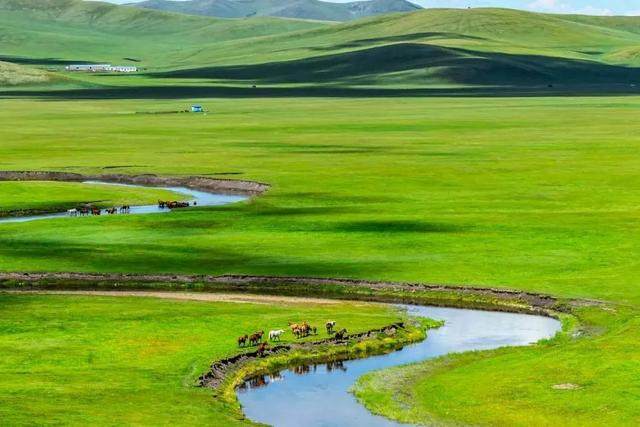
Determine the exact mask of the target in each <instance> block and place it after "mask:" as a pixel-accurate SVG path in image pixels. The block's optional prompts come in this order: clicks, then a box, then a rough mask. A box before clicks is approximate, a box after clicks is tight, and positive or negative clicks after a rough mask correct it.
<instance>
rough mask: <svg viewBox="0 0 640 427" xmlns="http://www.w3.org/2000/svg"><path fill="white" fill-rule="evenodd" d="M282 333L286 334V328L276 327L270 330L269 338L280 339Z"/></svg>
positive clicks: (271, 339) (272, 339)
mask: <svg viewBox="0 0 640 427" xmlns="http://www.w3.org/2000/svg"><path fill="white" fill-rule="evenodd" d="M282 334H284V329H276V330H274V331H269V340H270V341H280V336H281V335H282Z"/></svg>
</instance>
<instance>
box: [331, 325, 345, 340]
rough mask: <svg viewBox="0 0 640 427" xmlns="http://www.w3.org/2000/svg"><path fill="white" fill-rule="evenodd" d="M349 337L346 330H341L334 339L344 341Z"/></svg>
mask: <svg viewBox="0 0 640 427" xmlns="http://www.w3.org/2000/svg"><path fill="white" fill-rule="evenodd" d="M346 337H347V330H346V329H345V328H342V329H340V330H339V331H338V332H336V334H335V335H334V338H335V339H337V340H343V339H345V338H346Z"/></svg>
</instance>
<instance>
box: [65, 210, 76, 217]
mask: <svg viewBox="0 0 640 427" xmlns="http://www.w3.org/2000/svg"><path fill="white" fill-rule="evenodd" d="M67 215H69V216H78V209H69V210H68V211H67Z"/></svg>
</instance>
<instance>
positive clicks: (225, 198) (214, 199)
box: [0, 181, 248, 224]
mask: <svg viewBox="0 0 640 427" xmlns="http://www.w3.org/2000/svg"><path fill="white" fill-rule="evenodd" d="M83 184H100V185H110V186H121V187H134V188H149V187H145V186H142V185H134V184H116V183H111V182H102V181H84V182H83ZM152 188H157V189H160V190H169V191H172V192H174V193H178V194H180V195H182V196H184V199H183V201H189V202H191V203H193V202H194V201H195V202H196V203H197V205H198V206H222V205H228V204H230V203H235V202H239V201H241V200H246V199H247V198H248V196H239V195H230V194H215V193H208V192H205V191H198V190H192V189H191V188H187V187H155V186H154V187H152ZM166 212H171V209H168V208H159V207H158V206H157V205H143V206H131V211H130V212H129V214H133V215H136V214H138V215H139V214H150V213H166ZM63 217H68V215H67V213H66V212H59V213H52V214H42V215H30V216H16V217H5V218H0V224H2V223H9V222H28V221H35V220H40V219H52V218H63ZM74 219H76V218H74Z"/></svg>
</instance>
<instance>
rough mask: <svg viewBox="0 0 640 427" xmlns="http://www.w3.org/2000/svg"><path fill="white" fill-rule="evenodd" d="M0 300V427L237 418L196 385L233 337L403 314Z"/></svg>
mask: <svg viewBox="0 0 640 427" xmlns="http://www.w3.org/2000/svg"><path fill="white" fill-rule="evenodd" d="M0 306H2V318H1V319H0V354H2V357H1V358H0V372H2V375H0V401H1V402H2V405H0V418H1V419H2V424H4V425H34V424H37V425H70V424H71V425H116V424H118V425H158V424H163V425H169V424H175V425H193V424H209V425H216V426H227V425H229V426H232V425H240V424H243V423H242V422H241V421H239V420H238V419H237V415H236V413H237V412H235V411H236V410H237V408H235V407H231V405H230V404H223V403H221V402H219V401H217V400H215V399H214V398H213V397H212V394H213V391H212V390H210V389H202V388H198V387H195V384H196V380H197V378H198V376H199V375H201V374H202V373H204V372H206V370H207V368H208V366H209V363H211V361H213V360H215V359H219V358H223V357H226V356H230V355H233V354H235V353H236V352H238V349H237V344H236V337H238V336H240V335H242V334H244V333H247V332H253V331H255V330H259V329H264V330H267V331H268V330H269V329H273V328H286V326H287V322H288V321H300V320H301V319H305V320H308V321H309V322H311V323H312V324H313V323H315V324H322V323H323V322H325V321H327V320H328V319H333V320H336V321H337V322H339V324H341V325H343V326H344V327H347V328H349V330H350V331H351V330H352V331H353V332H356V331H364V330H369V329H373V328H378V327H382V326H386V325H388V324H391V323H393V322H395V321H397V320H398V319H400V318H401V317H402V316H403V315H402V314H401V313H398V312H397V311H396V310H394V309H389V308H387V307H384V306H379V305H367V304H352V303H331V304H309V303H302V302H286V301H284V302H281V303H279V304H277V305H275V304H261V303H231V302H208V301H206V302H205V301H176V300H162V299H156V298H140V297H108V296H107V297H100V296H69V295H9V294H0ZM320 329H322V331H319V336H320V337H324V336H325V332H324V330H323V329H324V328H320ZM43 331H46V333H45V334H44V335H43ZM292 339H293V337H292V335H291V333H290V332H288V333H287V334H285V335H284V336H283V339H282V340H283V342H286V341H291V340H292ZM244 424H246V423H244Z"/></svg>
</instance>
